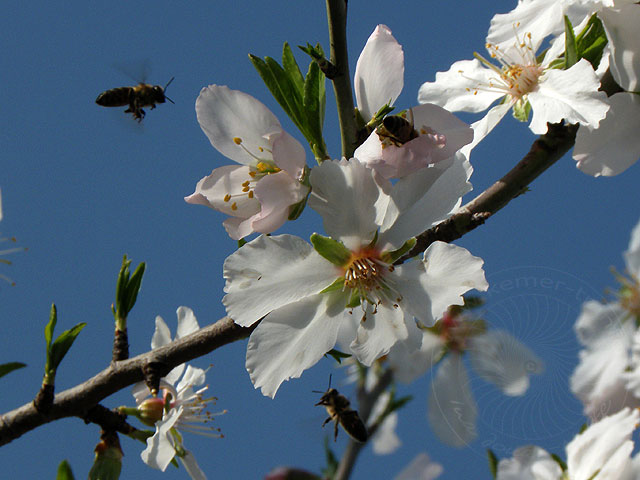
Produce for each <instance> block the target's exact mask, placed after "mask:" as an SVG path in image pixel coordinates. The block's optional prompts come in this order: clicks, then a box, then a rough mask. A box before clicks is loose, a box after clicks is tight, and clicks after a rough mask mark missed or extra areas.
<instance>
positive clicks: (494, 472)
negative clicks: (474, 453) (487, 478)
mask: <svg viewBox="0 0 640 480" xmlns="http://www.w3.org/2000/svg"><path fill="white" fill-rule="evenodd" d="M487 457H488V458H489V471H490V472H491V476H492V477H493V478H494V479H495V478H496V477H497V476H498V457H496V454H495V453H493V451H492V450H491V449H490V448H487Z"/></svg>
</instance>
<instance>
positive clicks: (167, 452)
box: [140, 407, 182, 472]
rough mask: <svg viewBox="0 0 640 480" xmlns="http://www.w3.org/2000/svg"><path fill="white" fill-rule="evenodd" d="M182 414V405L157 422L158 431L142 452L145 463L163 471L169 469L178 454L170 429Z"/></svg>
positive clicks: (148, 439)
mask: <svg viewBox="0 0 640 480" xmlns="http://www.w3.org/2000/svg"><path fill="white" fill-rule="evenodd" d="M181 414H182V407H179V408H177V409H176V408H173V409H171V410H170V411H169V413H168V414H167V416H166V417H165V418H163V419H162V420H159V421H158V422H156V433H154V434H153V436H152V437H149V438H147V448H145V449H144V450H143V451H142V453H141V454H140V457H142V461H143V462H144V463H146V464H147V465H149V466H150V467H152V468H157V469H158V470H161V471H163V472H164V471H165V470H166V469H167V467H168V466H169V464H170V463H171V460H172V459H173V457H174V456H175V454H176V450H175V448H174V447H173V443H172V440H171V438H170V437H171V432H170V431H171V429H172V428H173V426H174V425H175V424H176V422H177V421H178V419H179V418H180V415H181Z"/></svg>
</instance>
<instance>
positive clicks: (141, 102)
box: [96, 77, 175, 123]
mask: <svg viewBox="0 0 640 480" xmlns="http://www.w3.org/2000/svg"><path fill="white" fill-rule="evenodd" d="M174 78H175V77H174ZM171 82H173V78H172V79H171V80H169V81H168V82H167V84H166V85H165V86H164V88H162V87H161V86H160V85H149V84H148V83H143V82H140V83H139V84H138V85H136V86H135V87H118V88H112V89H111V90H107V91H105V92H102V93H101V94H100V95H98V98H96V103H97V104H98V105H102V106H103V107H123V106H125V105H129V108H127V109H126V110H125V111H124V113H131V114H132V115H133V118H135V119H136V120H137V121H138V123H139V122H141V121H142V119H143V118H144V116H145V111H144V110H143V109H142V107H150V108H151V110H153V109H154V108H156V103H164V102H165V100H169V101H170V102H171V103H174V102H173V100H171V99H170V98H169V97H167V96H166V95H165V94H164V92H165V90H166V89H167V87H168V86H169V85H170V84H171Z"/></svg>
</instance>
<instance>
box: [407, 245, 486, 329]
mask: <svg viewBox="0 0 640 480" xmlns="http://www.w3.org/2000/svg"><path fill="white" fill-rule="evenodd" d="M483 263H484V261H483V260H482V259H481V258H479V257H474V256H473V255H471V254H470V253H469V251H468V250H466V249H465V248H462V247H458V246H456V245H452V244H448V243H443V242H434V243H432V244H431V245H430V246H429V248H427V251H426V252H425V253H424V259H423V261H422V262H410V263H407V264H404V265H401V266H400V267H397V268H396V272H397V273H398V278H399V279H401V281H402V286H401V287H399V288H398V290H399V291H401V292H402V294H403V299H402V304H403V308H405V309H406V310H407V311H408V312H410V313H411V314H412V315H413V316H415V317H416V318H417V319H419V320H420V321H421V322H422V323H423V324H424V325H425V326H431V325H433V324H434V323H435V321H436V320H438V319H439V318H441V317H442V315H443V314H444V312H445V311H446V310H447V308H449V306H451V305H462V304H463V303H464V300H463V298H462V294H463V293H466V292H467V291H469V290H471V289H472V288H475V289H476V290H480V291H485V290H487V288H488V287H489V285H488V284H487V281H486V280H485V278H484V270H483V269H482V265H483Z"/></svg>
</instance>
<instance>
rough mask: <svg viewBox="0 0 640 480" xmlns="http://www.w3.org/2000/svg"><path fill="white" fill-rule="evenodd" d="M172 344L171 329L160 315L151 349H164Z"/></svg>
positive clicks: (157, 319)
mask: <svg viewBox="0 0 640 480" xmlns="http://www.w3.org/2000/svg"><path fill="white" fill-rule="evenodd" d="M171 342H172V339H171V330H169V327H167V324H166V323H165V322H164V320H163V319H162V317H161V316H160V315H158V316H157V317H156V329H155V330H154V332H153V337H151V349H152V350H153V349H156V348H158V347H164V346H165V345H169V344H170V343H171Z"/></svg>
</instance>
